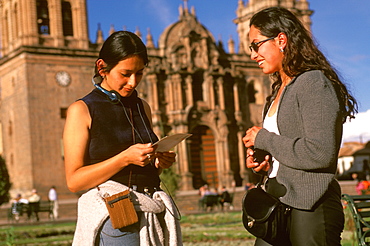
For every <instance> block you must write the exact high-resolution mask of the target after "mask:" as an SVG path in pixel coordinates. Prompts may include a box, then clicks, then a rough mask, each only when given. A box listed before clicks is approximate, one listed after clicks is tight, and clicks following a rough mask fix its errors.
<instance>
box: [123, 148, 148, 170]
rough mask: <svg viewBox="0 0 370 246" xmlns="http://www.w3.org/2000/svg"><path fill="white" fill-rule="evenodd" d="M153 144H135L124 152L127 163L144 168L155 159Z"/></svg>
mask: <svg viewBox="0 0 370 246" xmlns="http://www.w3.org/2000/svg"><path fill="white" fill-rule="evenodd" d="M154 151H155V147H153V146H152V144H135V145H131V146H130V147H129V148H127V149H126V150H124V151H123V152H124V153H125V163H127V164H134V165H137V166H140V167H144V166H146V165H148V164H149V163H150V161H151V160H153V159H154V158H155V155H154Z"/></svg>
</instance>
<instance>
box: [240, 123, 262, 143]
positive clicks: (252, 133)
mask: <svg viewBox="0 0 370 246" xmlns="http://www.w3.org/2000/svg"><path fill="white" fill-rule="evenodd" d="M261 129H262V127H258V126H253V127H251V128H249V129H248V130H247V132H246V133H245V136H244V137H243V143H244V146H245V147H246V148H250V147H252V146H254V141H255V140H256V136H257V134H258V132H259V131H260V130H261Z"/></svg>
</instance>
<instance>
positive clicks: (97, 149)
mask: <svg viewBox="0 0 370 246" xmlns="http://www.w3.org/2000/svg"><path fill="white" fill-rule="evenodd" d="M148 62H149V61H148V55H147V49H146V47H145V45H144V43H143V42H142V40H141V39H140V38H139V37H138V36H137V35H135V34H134V33H132V32H129V31H118V32H114V33H113V34H111V35H110V36H109V37H108V38H107V39H106V41H105V42H104V44H103V46H102V48H101V50H100V52H99V58H98V59H97V60H96V63H95V73H96V74H95V76H94V77H93V84H94V86H95V87H96V88H95V89H94V90H93V91H92V92H91V93H89V94H88V95H86V96H85V97H83V98H82V99H79V100H77V101H76V102H74V103H73V104H72V105H71V106H70V107H69V108H68V112H67V119H66V123H65V128H64V134H63V141H64V150H65V170H66V178H67V185H68V188H69V189H70V190H71V191H72V192H78V191H82V190H89V191H88V192H86V193H85V194H84V195H83V196H81V198H80V199H79V202H78V220H77V227H76V232H75V236H74V240H73V245H78V246H80V245H110V246H114V245H130V246H138V245H170V246H171V245H182V241H181V240H182V239H181V230H180V224H179V221H178V217H179V215H178V213H177V211H176V209H175V205H174V203H173V201H172V199H171V198H170V197H169V196H168V195H167V194H166V193H165V192H164V191H162V190H161V188H160V178H159V174H160V173H161V170H162V169H165V168H170V167H171V166H172V165H173V163H174V162H175V160H176V154H175V153H174V152H172V151H169V152H163V153H160V152H156V146H153V144H154V143H155V142H156V141H157V140H158V137H157V136H156V135H155V133H154V132H153V129H152V122H151V109H150V107H149V105H148V103H147V102H146V101H144V100H143V99H141V98H139V97H138V93H137V91H136V87H137V86H138V85H139V83H140V81H141V79H142V77H143V73H144V70H145V67H146V66H147V65H148ZM127 189H130V190H131V196H132V200H133V202H134V205H135V209H136V211H137V215H138V217H139V222H137V223H135V224H133V225H129V226H126V227H123V228H119V229H114V228H113V227H112V224H111V220H110V217H109V216H108V211H107V208H106V207H105V204H104V202H103V196H105V194H108V195H113V194H117V193H119V192H121V191H125V190H127ZM147 194H150V195H151V197H148V195H147ZM170 239H171V240H170Z"/></svg>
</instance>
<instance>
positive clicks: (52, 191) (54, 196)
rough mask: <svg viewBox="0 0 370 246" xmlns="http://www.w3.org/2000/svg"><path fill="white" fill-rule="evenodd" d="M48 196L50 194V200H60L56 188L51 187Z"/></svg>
mask: <svg viewBox="0 0 370 246" xmlns="http://www.w3.org/2000/svg"><path fill="white" fill-rule="evenodd" d="M48 196H49V200H50V201H56V200H58V195H57V191H56V190H55V189H53V188H51V189H50V190H49V195H48Z"/></svg>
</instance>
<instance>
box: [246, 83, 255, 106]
mask: <svg viewBox="0 0 370 246" xmlns="http://www.w3.org/2000/svg"><path fill="white" fill-rule="evenodd" d="M248 102H249V103H255V102H256V90H255V88H254V81H252V82H250V83H249V84H248Z"/></svg>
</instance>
